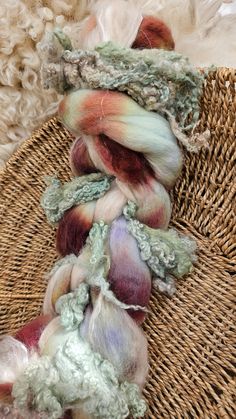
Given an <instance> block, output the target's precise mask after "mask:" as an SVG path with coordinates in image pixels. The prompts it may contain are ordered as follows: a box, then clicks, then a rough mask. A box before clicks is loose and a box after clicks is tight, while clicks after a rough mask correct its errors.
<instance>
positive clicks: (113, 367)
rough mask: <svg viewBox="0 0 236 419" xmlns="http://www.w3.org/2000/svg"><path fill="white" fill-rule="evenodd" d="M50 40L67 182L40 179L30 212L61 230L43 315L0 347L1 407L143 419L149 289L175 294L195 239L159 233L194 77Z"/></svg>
mask: <svg viewBox="0 0 236 419" xmlns="http://www.w3.org/2000/svg"><path fill="white" fill-rule="evenodd" d="M156 24H157V26H159V22H156ZM137 39H140V42H143V41H142V40H141V38H137ZM137 39H136V41H135V47H134V48H136V46H137V43H138V41H137ZM54 40H56V41H57V43H56V47H55V48H54V46H53V45H54V44H50V45H49V48H48V49H47V48H46V50H44V52H46V54H48V53H49V60H50V59H51V62H50V63H49V64H48V63H45V66H46V67H45V68H46V69H47V68H48V67H47V66H48V65H49V67H50V65H51V63H53V66H54V67H53V72H49V73H48V72H47V70H46V71H45V74H46V75H48V76H49V79H48V80H47V79H46V80H45V82H46V85H47V86H48V85H49V84H50V83H51V82H52V76H55V78H54V79H53V80H54V81H55V80H58V76H59V80H60V89H61V93H63V92H64V91H66V94H65V96H64V98H63V100H62V101H61V103H60V106H59V117H60V119H61V121H62V122H63V123H64V124H65V126H66V127H67V128H68V129H69V130H70V131H71V132H72V133H73V134H74V135H75V137H76V139H75V141H74V144H73V145H72V149H71V153H70V163H71V168H72V171H73V173H74V175H75V177H74V178H73V179H72V180H71V181H70V182H67V183H66V184H64V185H62V184H61V183H60V181H59V180H57V179H55V178H49V179H47V180H48V183H49V186H48V188H47V189H46V191H45V193H44V194H43V196H42V201H41V205H42V206H43V208H44V210H45V213H46V215H47V218H48V221H49V222H51V223H53V224H55V223H57V224H58V229H57V238H56V246H57V250H58V253H59V254H60V256H61V259H60V260H59V261H58V262H57V263H56V265H55V266H54V267H53V268H52V271H51V273H50V274H49V278H48V279H49V281H48V286H47V290H46V294H45V299H44V304H43V317H39V318H37V319H35V320H34V321H33V322H31V323H30V324H27V325H26V326H25V327H24V328H23V329H22V330H20V331H19V332H18V333H17V335H16V336H15V338H11V339H10V338H8V337H6V338H4V339H3V340H2V341H0V396H1V394H4V395H5V396H6V397H8V399H10V400H11V397H12V398H13V399H14V403H15V406H16V407H17V409H18V410H19V411H20V412H21V413H22V414H23V415H25V417H27V416H30V414H31V412H37V413H39V414H41V415H42V417H49V418H51V419H59V418H61V417H62V416H63V417H64V418H66V415H67V413H68V410H71V413H70V414H71V415H72V417H74V416H73V415H76V414H78V415H79V414H82V415H84V414H85V415H86V417H87V418H100V419H103V418H107V419H110V418H111V419H112V418H113V419H125V418H127V417H128V416H130V415H132V417H134V418H138V417H144V415H145V411H146V405H145V401H144V400H143V397H142V389H143V387H144V385H145V381H146V378H147V373H148V351H147V340H146V337H145V335H144V333H143V331H142V329H141V327H140V326H141V324H142V323H143V321H144V320H145V316H146V315H147V314H148V309H147V307H148V304H149V300H150V296H151V290H152V286H154V287H156V288H157V289H158V290H159V291H160V292H164V293H165V294H167V295H169V296H172V295H173V293H174V292H175V279H176V278H177V279H178V278H180V277H182V276H184V275H186V274H188V273H189V272H190V270H191V269H192V266H193V262H194V261H195V260H196V256H195V251H196V245H195V242H194V241H193V239H192V238H191V237H186V236H183V235H182V234H180V233H178V232H177V231H176V230H174V229H168V226H169V222H170V217H171V202H170V196H169V190H170V189H171V188H172V187H173V185H174V184H175V182H176V179H177V178H178V176H179V174H180V171H181V167H182V154H181V151H180V148H179V146H178V143H177V140H176V137H175V132H176V131H177V129H176V125H177V122H178V124H179V127H178V132H179V133H180V134H181V135H184V136H185V138H186V146H187V147H188V148H192V149H194V150H195V151H196V148H197V146H196V145H195V144H193V143H191V140H189V141H188V137H187V135H186V133H185V132H186V130H187V129H189V128H193V127H194V126H195V124H196V122H197V118H198V103H197V101H198V99H199V95H200V93H201V88H202V83H203V77H202V75H200V74H199V73H198V72H196V71H195V70H194V68H192V67H191V66H190V64H189V63H188V61H186V59H184V58H182V57H181V56H179V55H178V54H176V53H173V52H164V51H160V52H157V51H156V52H155V54H154V55H153V54H152V51H151V50H149V51H148V50H145V49H144V50H143V51H139V50H138V49H123V48H121V47H116V46H115V45H113V44H111V43H108V44H106V45H105V46H102V47H99V48H97V50H96V51H95V52H94V51H92V52H88V51H79V52H75V53H74V52H73V51H72V45H71V42H70V40H69V39H68V37H67V36H66V35H65V34H63V33H61V32H60V31H57V32H56V34H55V36H54V37H53V42H54ZM58 41H59V43H58ZM64 50H65V51H64ZM70 50H71V51H70ZM69 54H72V56H71V55H69ZM73 54H74V56H73ZM67 55H69V57H70V60H69V62H68V63H66V62H65V66H64V67H63V66H62V67H63V68H62V69H61V57H63V60H64V59H65V57H66V56H67ZM81 57H82V60H80V58H81ZM121 58H122V60H123V62H121ZM73 59H74V61H75V63H74V62H73ZM71 61H72V63H71ZM67 64H68V66H67ZM74 64H75V68H74V67H73V65H74ZM87 64H88V67H86V66H87ZM102 67H103V68H104V71H101V72H100V73H98V71H97V68H99V69H102ZM50 68H51V67H50ZM54 70H55V71H54ZM74 70H75V71H74ZM141 70H145V71H146V74H145V75H144V76H142V71H141ZM50 71H52V70H50ZM84 71H85V72H84ZM86 74H88V75H89V74H90V78H89V77H88V78H87V79H86V80H85V78H86ZM71 76H73V77H72V78H73V83H71V78H70V77H71ZM77 77H78V83H77ZM156 79H157V81H156ZM89 83H91V85H89V86H88V84H89ZM55 86H56V88H58V85H57V84H56V85H55V84H54V87H55ZM88 87H90V88H88ZM91 87H93V88H91ZM95 87H96V88H95ZM124 92H125V93H124ZM150 92H152V95H150ZM126 93H128V94H126ZM155 96H156V97H155ZM141 105H142V106H141ZM153 110H155V111H153ZM190 114H191V116H192V122H191V123H190V122H189V117H190ZM167 119H169V120H170V121H171V123H169V122H168V120H167ZM173 120H174V122H175V126H173ZM181 135H180V138H181V140H182V138H183V137H182V136H181ZM194 146H195V147H194ZM9 339H10V340H9ZM6 353H7V355H6ZM6 358H7V363H6ZM6 364H7V365H8V367H7V370H6V367H5V365H6Z"/></svg>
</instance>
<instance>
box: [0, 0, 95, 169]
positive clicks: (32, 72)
mask: <svg viewBox="0 0 236 419" xmlns="http://www.w3.org/2000/svg"><path fill="white" fill-rule="evenodd" d="M86 5H87V0H69V1H68V0H41V1H32V0H7V1H1V2H0V109H1V114H0V167H1V166H3V163H4V161H6V160H7V159H8V158H9V156H10V155H11V154H12V153H13V151H14V150H15V149H16V148H17V147H18V146H19V144H20V142H21V141H22V140H24V139H26V138H27V137H29V136H30V135H31V133H32V130H34V129H35V128H37V127H38V126H39V125H40V124H41V123H42V122H44V121H45V119H47V118H48V117H50V116H51V115H53V114H54V113H55V112H56V110H57V105H58V101H59V96H58V95H57V94H56V93H55V92H45V91H43V89H42V87H41V82H40V67H41V61H40V57H39V53H38V51H37V45H38V43H39V42H40V41H41V39H42V37H43V36H44V35H45V32H46V31H51V30H52V29H53V28H54V27H55V26H60V27H61V28H65V27H66V26H68V24H69V22H75V21H80V20H81V19H82V18H83V17H84V14H85V10H86Z"/></svg>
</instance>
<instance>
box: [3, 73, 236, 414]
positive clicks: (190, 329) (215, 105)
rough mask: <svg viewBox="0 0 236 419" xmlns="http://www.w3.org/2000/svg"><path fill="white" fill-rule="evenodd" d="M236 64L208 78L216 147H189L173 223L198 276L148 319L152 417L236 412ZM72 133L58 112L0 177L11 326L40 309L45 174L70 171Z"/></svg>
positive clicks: (156, 303) (48, 243)
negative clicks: (187, 242)
mask: <svg viewBox="0 0 236 419" xmlns="http://www.w3.org/2000/svg"><path fill="white" fill-rule="evenodd" d="M235 83H236V72H235V71H233V70H232V71H231V70H227V69H219V70H217V71H216V72H214V73H212V74H211V75H210V76H209V77H208V79H207V80H206V85H205V91H204V95H203V98H202V116H201V126H200V129H201V130H204V129H205V128H206V127H207V128H209V129H210V131H211V139H210V145H209V149H205V150H203V151H201V152H200V153H199V154H196V155H193V154H188V153H186V155H185V167H184V169H183V173H182V177H181V179H179V181H178V183H177V185H176V188H175V191H174V193H173V217H172V225H173V226H175V227H176V228H178V229H179V230H181V231H183V232H190V233H191V234H192V235H193V236H194V237H195V238H196V240H197V241H198V249H199V258H198V262H197V264H196V266H195V268H194V270H193V272H192V274H191V275H189V276H188V277H185V278H184V279H182V280H180V281H179V282H178V287H177V292H176V295H175V296H174V297H173V298H171V299H169V298H167V297H164V296H163V295H160V294H158V293H156V292H155V291H154V292H153V295H152V299H151V303H150V313H149V315H148V319H147V321H146V323H145V325H144V328H145V331H146V334H147V337H148V341H149V352H150V364H151V366H150V374H149V379H148V382H147V385H146V389H145V397H146V399H147V401H148V404H149V411H148V414H147V417H148V418H153V419H154V418H155V419H156V418H168V419H169V418H181V419H182V418H206V419H210V418H220V419H223V418H235V417H236V407H235V406H236V405H235V400H234V396H235V374H236V359H235V354H236V349H235V346H234V344H235V343H236V340H235V330H234V327H235V315H234V307H235V301H236V299H235V297H236V293H235V285H234V278H233V272H234V268H235V259H234V258H235V254H236V250H235V235H234V234H235V214H234V211H233V210H234V193H235V188H236V182H235V176H234V174H235V173H234V170H235V167H234V157H235V154H236V153H235V148H236V147H235V135H236V118H235V114H236V91H235ZM71 142H72V138H71V137H70V135H69V134H68V132H67V131H66V130H65V129H64V128H63V127H62V126H61V125H60V123H59V122H58V121H57V119H55V118H54V119H52V120H50V121H49V122H48V123H46V124H45V125H44V126H43V127H42V128H41V129H40V130H39V131H37V132H36V133H35V134H34V135H33V136H32V138H30V139H29V140H28V141H26V142H25V143H24V145H23V146H22V147H21V148H20V149H19V150H18V152H17V153H16V154H15V155H14V156H13V157H12V158H11V159H10V161H9V162H8V164H7V167H6V169H5V170H4V171H3V172H2V174H1V176H0V185H1V198H0V214H1V216H0V243H1V245H0V258H1V259H0V260H1V263H0V269H1V276H0V278H1V279H0V299H1V307H0V330H1V333H13V332H15V331H16V330H17V329H18V328H19V327H20V326H22V325H23V324H24V323H25V322H27V321H28V320H30V319H32V318H34V317H35V316H37V315H38V314H39V312H40V310H41V306H42V301H43V297H44V292H45V288H46V280H45V273H46V272H47V271H48V270H49V269H50V267H51V266H52V264H53V262H54V261H55V260H56V258H57V255H56V253H55V245H54V236H55V230H54V229H53V228H52V227H51V226H49V225H48V223H47V221H46V219H45V216H44V213H43V211H42V209H41V208H40V205H39V200H40V196H41V194H42V192H43V190H44V189H45V181H44V176H45V175H52V174H57V175H58V176H59V177H60V178H61V179H62V180H67V179H68V178H69V176H70V169H69V166H68V150H69V147H70V145H71Z"/></svg>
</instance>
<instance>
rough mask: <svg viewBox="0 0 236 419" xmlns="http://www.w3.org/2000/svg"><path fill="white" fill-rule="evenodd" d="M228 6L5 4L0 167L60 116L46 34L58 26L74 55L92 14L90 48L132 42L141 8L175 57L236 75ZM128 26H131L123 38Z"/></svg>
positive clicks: (203, 0) (156, 0)
mask: <svg viewBox="0 0 236 419" xmlns="http://www.w3.org/2000/svg"><path fill="white" fill-rule="evenodd" d="M126 3H127V4H128V6H126ZM222 3H224V2H222V1H220V0H41V1H40V0H38V1H36V0H34V1H33V0H7V1H3V0H2V1H1V2H0V109H1V113H0V167H2V166H3V165H4V162H5V161H6V160H7V159H8V158H9V157H10V155H11V154H12V153H13V152H14V150H15V149H16V148H17V147H18V146H19V144H20V143H21V142H22V141H23V140H24V139H26V138H27V137H29V136H30V135H31V133H32V131H33V130H34V129H35V128H37V127H39V126H40V124H42V123H43V122H44V121H45V120H46V119H48V118H49V117H50V116H52V115H53V114H54V113H55V112H56V110H57V105H58V101H59V99H60V97H59V96H58V95H57V94H56V93H55V92H50V91H48V92H45V91H44V90H43V89H42V87H41V83H40V67H41V58H40V54H39V50H38V46H39V43H40V41H41V40H42V38H43V37H44V35H45V33H46V32H47V31H51V30H52V29H53V28H54V27H55V26H59V27H61V28H62V29H63V30H64V31H65V32H66V33H67V34H68V35H70V38H72V39H73V40H74V45H75V46H76V47H79V46H80V45H79V44H81V47H84V46H86V45H87V44H86V43H87V42H88V41H87V38H86V31H85V32H83V33H82V35H81V29H80V27H81V20H82V19H83V18H84V17H85V15H86V12H88V8H89V7H90V8H91V7H92V8H93V10H94V12H96V13H97V16H98V17H99V19H98V20H99V25H100V26H99V27H98V28H97V29H96V30H95V32H94V33H93V34H91V41H90V46H91V45H92V44H94V45H95V44H96V43H99V42H100V41H103V40H108V39H107V38H108V37H109V34H110V36H111V38H112V40H113V41H119V40H120V41H122V42H128V41H127V39H128V40H129V42H132V39H133V37H132V33H131V32H132V31H131V30H130V25H131V24H133V31H134V34H135V31H137V25H138V22H139V12H137V14H135V15H134V12H133V10H134V9H132V7H133V5H134V4H136V5H138V6H140V7H141V11H142V13H143V14H146V15H147V14H151V15H155V16H158V17H159V18H161V19H163V20H164V21H165V23H166V24H167V25H168V26H169V27H170V28H171V30H172V32H173V36H174V39H175V43H176V50H177V51H178V52H181V53H183V54H185V55H187V56H188V57H189V58H190V61H191V62H192V63H194V64H196V65H197V66H207V65H210V64H215V65H218V66H231V67H236V44H235V39H236V14H234V15H225V16H223V17H222V16H221V15H220V13H219V9H220V7H221V5H222ZM118 5H119V7H118ZM122 5H123V8H122ZM124 5H125V6H124ZM124 10H125V12H124ZM104 11H105V12H106V13H104ZM127 15H128V16H130V18H128V17H127ZM101 16H103V18H102V19H101ZM132 16H133V18H132ZM124 19H125V21H126V22H127V19H128V21H130V25H129V27H128V28H127V33H126V36H125V37H124V33H125V26H124V24H123V25H122V22H123V21H124ZM111 22H113V24H112V25H111V24H110V23H111ZM119 28H121V30H120V31H119V30H118V29H119ZM117 37H118V38H120V39H117ZM85 38H86V40H85ZM75 40H77V41H76V42H75Z"/></svg>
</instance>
